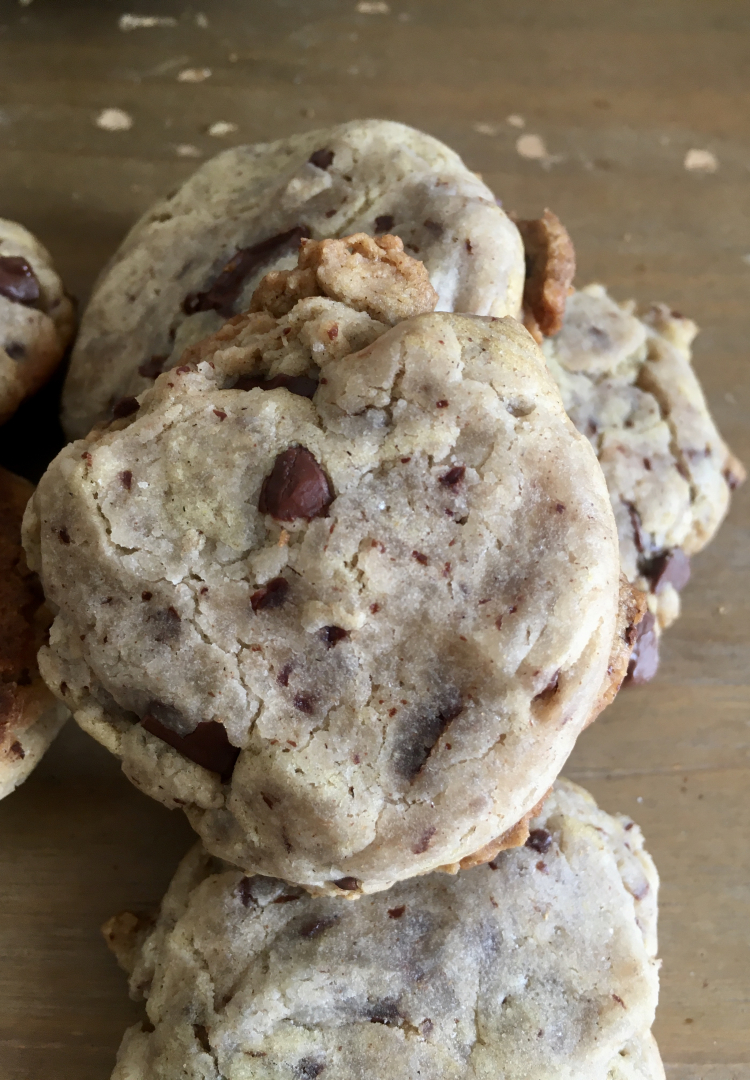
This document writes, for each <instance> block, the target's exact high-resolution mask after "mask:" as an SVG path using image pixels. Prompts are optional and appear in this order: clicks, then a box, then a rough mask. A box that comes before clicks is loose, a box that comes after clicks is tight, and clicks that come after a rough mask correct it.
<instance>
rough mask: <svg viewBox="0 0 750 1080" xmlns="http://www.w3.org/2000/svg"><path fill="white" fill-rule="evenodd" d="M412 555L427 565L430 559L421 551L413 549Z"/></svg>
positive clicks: (423, 564)
mask: <svg viewBox="0 0 750 1080" xmlns="http://www.w3.org/2000/svg"><path fill="white" fill-rule="evenodd" d="M411 557H412V559H416V561H417V562H418V563H420V564H421V565H422V566H427V563H428V562H429V561H430V560H429V559H428V558H427V556H426V555H424V554H423V553H422V552H421V551H412V553H411Z"/></svg>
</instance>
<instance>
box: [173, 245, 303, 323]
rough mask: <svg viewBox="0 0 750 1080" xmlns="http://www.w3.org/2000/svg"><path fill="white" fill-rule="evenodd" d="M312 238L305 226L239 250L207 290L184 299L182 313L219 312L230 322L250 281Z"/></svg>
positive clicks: (191, 294)
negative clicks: (275, 261) (281, 256)
mask: <svg viewBox="0 0 750 1080" xmlns="http://www.w3.org/2000/svg"><path fill="white" fill-rule="evenodd" d="M309 236H310V232H309V230H308V229H307V228H306V227H305V226H304V225H296V226H295V227H294V228H293V229H288V230H287V231H286V232H283V233H278V234H277V235H276V236H269V237H268V238H267V239H266V240H261V241H259V242H258V243H257V244H253V245H252V246H251V247H246V248H240V249H239V251H237V252H235V254H234V255H233V256H232V258H231V259H230V260H229V262H228V263H227V264H226V266H225V267H224V268H223V270H222V271H221V272H220V273H219V275H218V277H217V278H216V279H215V281H214V282H213V283H212V284H211V285H209V287H208V288H207V289H206V290H204V291H203V292H197V293H190V294H189V295H188V296H186V297H185V300H184V301H183V304H182V310H183V311H184V312H185V314H186V315H194V314H195V313H196V311H218V313H219V314H220V315H223V316H224V318H227V319H228V318H229V317H230V316H231V315H233V314H234V305H235V303H236V302H237V300H238V298H239V295H240V293H241V292H242V288H243V286H244V284H245V281H246V280H247V278H249V277H251V276H252V275H253V274H254V273H255V272H256V271H257V270H261V269H262V268H263V267H264V266H267V265H268V263H270V262H272V261H273V260H274V259H276V258H278V257H279V256H280V255H284V254H287V253H291V252H294V251H296V250H297V248H298V247H299V243H300V240H304V239H306V238H307V237H309Z"/></svg>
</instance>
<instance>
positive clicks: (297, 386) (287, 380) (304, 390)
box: [232, 375, 318, 398]
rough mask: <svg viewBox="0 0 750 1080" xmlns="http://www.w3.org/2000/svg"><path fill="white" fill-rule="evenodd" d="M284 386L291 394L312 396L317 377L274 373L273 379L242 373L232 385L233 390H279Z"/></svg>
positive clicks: (316, 387)
mask: <svg viewBox="0 0 750 1080" xmlns="http://www.w3.org/2000/svg"><path fill="white" fill-rule="evenodd" d="M280 387H282V388H283V389H284V390H288V391H289V393H290V394H296V395H297V397H304V398H312V397H313V396H314V394H315V391H316V390H317V389H318V384H317V382H316V381H315V379H310V378H308V376H307V375H274V377H273V378H272V379H260V378H253V377H252V376H250V375H240V377H239V379H238V380H237V382H236V383H235V384H234V386H233V387H232V389H233V390H255V389H258V390H278V389H279V388H280Z"/></svg>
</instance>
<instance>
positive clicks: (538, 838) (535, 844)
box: [524, 829, 552, 855]
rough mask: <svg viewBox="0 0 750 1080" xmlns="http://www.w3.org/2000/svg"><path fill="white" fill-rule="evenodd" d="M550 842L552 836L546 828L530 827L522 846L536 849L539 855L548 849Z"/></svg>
mask: <svg viewBox="0 0 750 1080" xmlns="http://www.w3.org/2000/svg"><path fill="white" fill-rule="evenodd" d="M551 844H552V837H551V836H550V834H549V833H548V832H547V830H546V829H532V830H531V832H530V833H529V835H528V838H527V840H526V843H525V844H524V847H528V848H533V849H534V851H538V852H539V854H540V855H544V854H545V852H547V851H549V848H550V845H551Z"/></svg>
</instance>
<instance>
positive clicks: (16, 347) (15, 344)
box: [4, 341, 26, 360]
mask: <svg viewBox="0 0 750 1080" xmlns="http://www.w3.org/2000/svg"><path fill="white" fill-rule="evenodd" d="M4 348H5V351H6V353H7V354H8V356H9V357H10V358H11V360H23V359H24V357H25V356H26V346H25V345H23V344H22V343H21V342H20V341H9V342H8V344H7V345H5V346H4Z"/></svg>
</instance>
